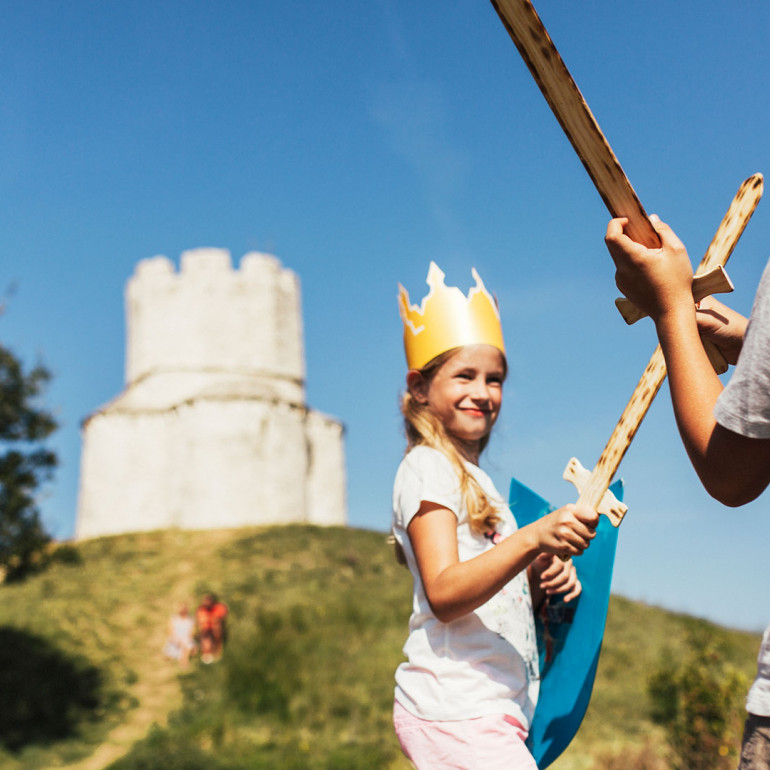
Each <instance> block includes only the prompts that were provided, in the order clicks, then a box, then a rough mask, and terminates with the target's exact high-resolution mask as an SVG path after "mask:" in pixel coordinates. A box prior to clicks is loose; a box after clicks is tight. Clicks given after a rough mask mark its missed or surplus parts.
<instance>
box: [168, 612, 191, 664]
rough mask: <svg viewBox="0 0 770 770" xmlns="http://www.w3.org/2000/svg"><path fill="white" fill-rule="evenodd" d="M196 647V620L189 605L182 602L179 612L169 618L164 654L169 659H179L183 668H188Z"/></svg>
mask: <svg viewBox="0 0 770 770" xmlns="http://www.w3.org/2000/svg"><path fill="white" fill-rule="evenodd" d="M195 649H196V645H195V621H194V620H193V618H192V617H191V616H190V610H189V609H188V607H187V605H186V604H181V605H180V606H179V610H178V611H177V613H176V614H175V615H172V616H171V617H170V618H169V621H168V637H167V639H166V644H165V645H164V647H163V654H164V655H165V656H166V657H167V658H168V659H169V660H175V661H177V662H178V663H179V665H180V666H181V667H182V668H186V667H187V665H188V663H189V661H190V656H191V655H192V654H193V653H194V652H195Z"/></svg>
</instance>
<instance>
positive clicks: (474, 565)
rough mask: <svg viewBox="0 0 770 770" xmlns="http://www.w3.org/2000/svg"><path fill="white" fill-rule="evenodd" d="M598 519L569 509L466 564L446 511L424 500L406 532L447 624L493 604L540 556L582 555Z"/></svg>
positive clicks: (450, 514) (438, 613)
mask: <svg viewBox="0 0 770 770" xmlns="http://www.w3.org/2000/svg"><path fill="white" fill-rule="evenodd" d="M598 519H599V515H598V514H597V513H596V512H595V511H592V510H591V509H590V508H585V507H579V506H577V505H566V506H564V507H563V508H560V509H559V510H558V511H554V512H553V513H549V514H547V515H546V516H543V517H542V518H541V519H538V520H537V521H536V522H533V523H532V524H529V525H527V526H526V527H522V528H521V529H519V530H517V531H516V532H514V533H513V534H512V535H510V536H509V537H507V538H506V539H505V540H503V541H502V542H501V543H499V544H498V545H496V546H495V547H494V548H490V549H489V550H488V551H485V552H484V553H482V554H480V555H479V556H476V557H474V558H473V559H469V560H468V561H463V562H461V561H460V558H459V555H458V549H457V518H456V516H455V514H454V513H453V512H452V511H450V510H449V509H448V508H444V507H443V506H440V505H437V504H436V503H430V502H426V501H423V502H422V504H421V505H420V509H419V511H418V512H417V514H416V515H415V516H414V518H413V519H412V520H411V522H410V523H409V527H408V528H407V533H408V535H409V539H410V541H411V543H412V548H413V550H414V553H415V558H416V559H417V566H418V569H419V571H420V577H421V578H422V583H423V586H424V588H425V595H426V596H427V598H428V601H429V602H430V606H431V609H432V610H433V614H434V615H435V616H436V617H437V618H438V619H439V620H440V621H442V622H444V623H448V622H449V621H451V620H455V619H457V618H459V617H461V616H463V615H465V614H467V613H468V612H472V611H473V610H475V609H476V608H477V607H480V606H481V605H482V604H484V603H485V602H487V601H488V600H489V599H491V598H492V596H494V595H495V594H496V593H497V592H498V591H499V590H500V589H502V588H503V586H504V585H506V583H508V582H509V581H510V580H512V579H513V577H514V576H515V575H517V574H518V573H519V572H521V571H522V570H524V569H526V568H527V567H528V566H529V565H530V564H531V563H532V561H533V560H534V559H535V558H536V557H537V556H538V555H539V554H541V553H549V554H555V555H558V556H575V555H577V554H580V553H582V552H583V551H584V550H585V549H586V548H588V546H589V544H590V543H591V540H592V539H593V538H594V535H595V530H596V525H597V523H598Z"/></svg>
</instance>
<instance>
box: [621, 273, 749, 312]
mask: <svg viewBox="0 0 770 770" xmlns="http://www.w3.org/2000/svg"><path fill="white" fill-rule="evenodd" d="M734 289H735V286H733V282H732V281H731V280H730V276H729V275H727V272H726V270H725V269H724V268H723V267H722V265H717V266H716V267H715V268H712V269H711V270H707V271H706V272H705V273H698V274H697V275H694V276H693V279H692V298H693V299H694V300H695V302H696V303H698V302H700V301H701V300H702V299H705V298H706V297H709V296H711V295H712V294H728V293H729V292H731V291H733V290H734ZM615 307H617V309H618V311H619V312H620V315H622V316H623V320H624V321H625V322H626V323H627V324H628V325H629V326H630V325H631V324H635V323H636V322H637V321H639V320H640V319H642V318H645V317H646V316H647V313H645V312H643V311H642V310H640V309H639V308H638V307H637V306H636V305H635V304H634V303H633V302H631V300H630V299H626V298H625V297H618V298H617V299H616V300H615Z"/></svg>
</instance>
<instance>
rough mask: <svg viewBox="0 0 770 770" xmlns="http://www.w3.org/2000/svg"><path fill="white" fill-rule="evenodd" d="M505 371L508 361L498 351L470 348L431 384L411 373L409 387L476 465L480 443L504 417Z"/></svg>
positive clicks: (461, 350)
mask: <svg viewBox="0 0 770 770" xmlns="http://www.w3.org/2000/svg"><path fill="white" fill-rule="evenodd" d="M505 372H506V368H505V359H504V358H503V354H502V353H501V352H500V351H499V350H498V349H497V348H494V347H492V346H491V345H468V346H466V347H462V348H459V349H458V351H457V352H456V353H455V354H454V355H452V356H451V358H449V359H448V360H447V361H446V362H445V363H444V364H443V365H442V366H441V367H440V368H439V370H438V371H437V372H436V373H435V375H434V376H433V377H432V378H431V379H430V381H429V382H426V380H425V377H423V375H422V374H421V373H420V372H417V371H411V372H409V374H408V375H407V385H408V386H409V390H410V392H411V393H412V395H413V396H414V398H416V399H417V400H418V401H419V402H420V403H422V404H426V405H427V406H428V408H429V409H430V410H431V412H433V413H434V414H435V415H436V416H437V417H438V418H439V419H440V420H441V421H442V422H443V423H444V426H445V427H446V430H447V432H448V433H449V434H450V435H451V436H452V437H453V438H455V439H457V441H458V442H459V443H460V444H461V445H462V446H463V448H464V449H465V453H466V454H467V455H468V456H469V459H471V460H473V461H474V462H476V461H477V460H478V455H479V451H480V445H479V442H480V441H481V440H482V439H483V438H484V437H486V436H488V435H489V432H490V431H491V430H492V426H493V425H494V424H495V421H496V420H497V417H498V415H499V414H500V406H501V405H502V401H503V381H504V380H505Z"/></svg>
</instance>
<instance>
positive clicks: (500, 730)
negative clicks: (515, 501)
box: [393, 263, 598, 770]
mask: <svg viewBox="0 0 770 770" xmlns="http://www.w3.org/2000/svg"><path fill="white" fill-rule="evenodd" d="M473 275H474V278H475V279H476V286H475V287H474V288H473V289H471V291H470V293H469V295H468V297H467V298H466V297H465V296H464V295H463V294H462V292H461V291H460V290H459V289H457V288H454V287H446V286H445V285H444V274H443V273H442V272H441V270H440V269H439V268H438V267H437V266H436V265H435V264H434V263H431V266H430V271H429V273H428V284H429V286H430V287H431V289H430V292H429V294H428V296H427V297H426V298H425V299H424V300H423V303H422V306H421V307H417V306H412V305H410V304H409V297H408V294H407V293H406V291H405V290H404V289H403V287H400V296H399V305H400V310H401V316H402V320H403V321H404V344H405V349H406V356H407V366H408V368H409V372H408V374H407V378H406V385H407V391H406V393H405V395H404V397H403V401H402V411H403V415H404V421H405V426H406V434H407V439H408V452H407V454H406V456H405V457H404V459H403V461H402V462H401V465H400V466H399V469H398V472H397V474H396V481H395V486H394V490H393V534H394V537H395V540H396V542H397V545H398V546H400V548H401V549H402V550H403V554H404V556H405V558H406V563H407V566H408V567H409V569H410V571H411V572H412V575H413V577H414V594H413V602H412V606H413V610H412V616H411V619H410V622H409V638H408V640H407V642H406V645H405V647H404V652H405V654H406V656H407V658H408V660H407V661H406V662H405V663H402V664H401V665H400V666H399V668H398V670H397V672H396V690H395V704H394V724H395V728H396V734H397V736H398V739H399V741H400V743H401V747H402V749H403V751H404V753H405V754H406V756H407V757H409V759H410V760H411V761H412V762H413V763H414V765H415V766H416V767H417V768H418V770H421V769H422V768H430V769H431V770H436V768H462V769H463V770H470V769H472V768H484V770H493V768H497V767H499V768H503V767H504V768H506V769H507V770H512V769H514V768H522V769H523V768H527V770H530V769H533V770H536V767H537V766H536V764H535V761H534V759H533V758H532V756H531V754H530V753H529V751H528V750H527V748H526V746H525V743H524V741H525V740H526V737H527V731H528V729H529V724H530V720H531V718H532V714H533V711H534V708H535V703H536V701H537V695H538V689H539V673H538V653H537V645H536V639H535V628H534V619H533V605H534V606H535V608H536V607H537V606H538V605H539V604H540V603H541V602H542V601H543V600H544V599H545V598H546V596H547V595H549V594H554V593H562V594H565V595H566V596H565V599H566V600H571V599H573V598H575V597H576V596H578V595H579V593H580V590H581V587H580V583H579V581H578V580H577V576H576V573H575V568H574V566H573V565H572V562H571V560H569V559H567V560H566V561H563V560H562V559H561V558H559V557H569V556H573V555H576V554H580V553H582V551H583V550H584V549H585V548H587V547H588V545H589V543H590V541H591V539H592V538H593V536H594V529H595V527H596V524H597V520H598V515H597V514H596V513H595V512H594V511H591V510H590V509H586V508H579V507H577V506H574V505H567V506H565V507H564V508H561V509H559V510H558V511H555V512H553V513H550V514H548V515H547V516H544V517H543V518H542V519H540V520H538V521H537V522H536V523H534V524H530V525H529V526H526V527H523V528H522V529H517V526H516V522H515V520H514V518H513V515H512V514H511V512H510V511H509V509H508V508H507V506H506V505H505V503H504V502H503V499H502V498H501V497H500V495H499V494H498V492H497V490H496V489H495V487H494V485H493V483H492V480H491V479H490V478H489V476H488V475H487V474H486V473H484V471H482V470H481V469H480V468H479V467H478V461H479V455H480V454H481V452H482V450H483V449H484V447H485V446H486V444H487V442H488V441H489V434H490V431H491V430H492V426H493V425H494V424H495V421H496V420H497V417H498V414H499V412H500V407H501V404H502V396H503V381H504V380H505V376H506V372H507V363H506V359H505V349H504V347H503V339H502V332H501V328H500V319H499V315H498V312H497V305H496V303H495V301H494V299H493V298H492V297H491V296H490V295H489V293H488V292H487V291H486V289H485V288H484V285H483V283H482V282H481V279H480V278H479V276H478V274H477V273H476V271H475V270H474V271H473Z"/></svg>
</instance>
